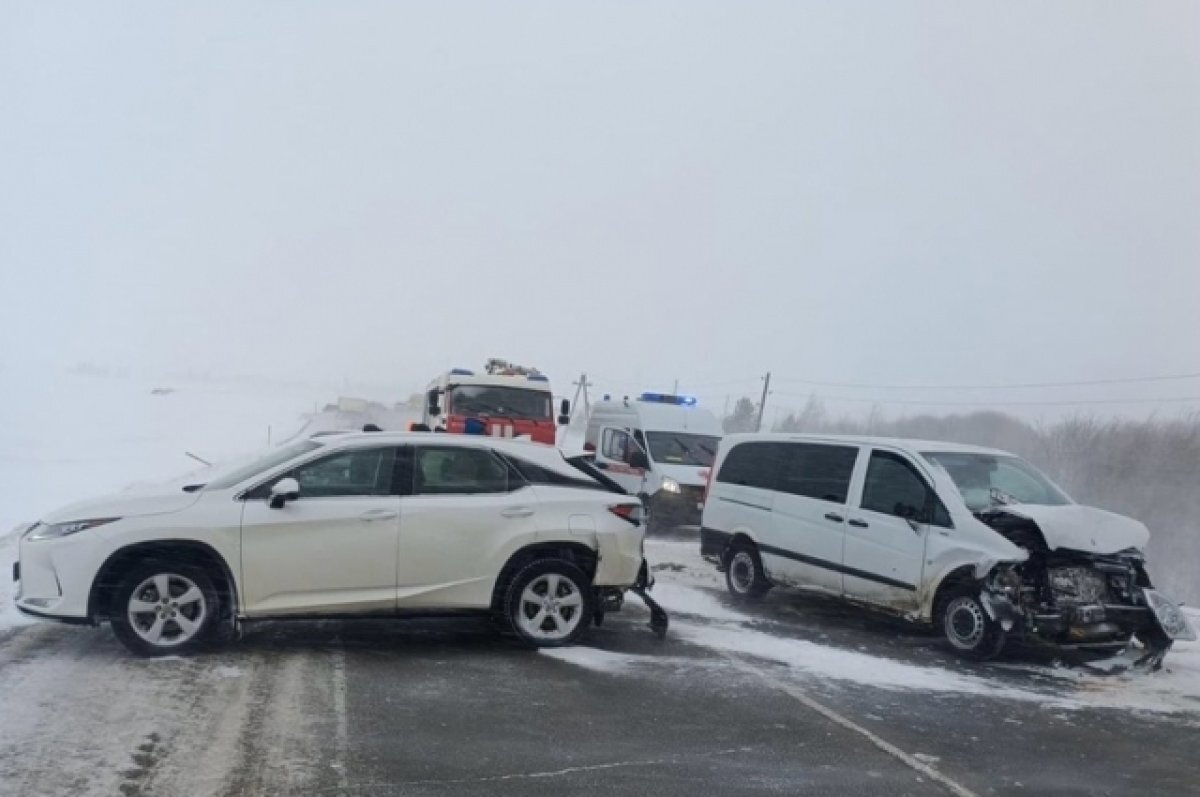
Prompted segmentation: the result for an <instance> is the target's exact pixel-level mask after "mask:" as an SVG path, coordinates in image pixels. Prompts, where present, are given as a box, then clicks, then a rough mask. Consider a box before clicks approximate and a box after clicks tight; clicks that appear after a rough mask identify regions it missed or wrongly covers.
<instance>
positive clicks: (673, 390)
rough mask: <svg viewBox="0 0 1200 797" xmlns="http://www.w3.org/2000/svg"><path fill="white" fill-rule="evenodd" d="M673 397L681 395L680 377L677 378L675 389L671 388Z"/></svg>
mask: <svg viewBox="0 0 1200 797" xmlns="http://www.w3.org/2000/svg"><path fill="white" fill-rule="evenodd" d="M671 395H672V396H678V395H679V377H675V387H673V388H671Z"/></svg>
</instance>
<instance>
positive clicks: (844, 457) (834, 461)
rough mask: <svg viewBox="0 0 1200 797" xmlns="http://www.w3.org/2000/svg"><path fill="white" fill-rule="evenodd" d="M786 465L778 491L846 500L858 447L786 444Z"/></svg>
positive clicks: (826, 499) (842, 502) (824, 499)
mask: <svg viewBox="0 0 1200 797" xmlns="http://www.w3.org/2000/svg"><path fill="white" fill-rule="evenodd" d="M786 445H787V449H788V457H787V464H786V465H785V467H784V468H783V473H782V474H781V475H780V479H779V490H780V491H782V492H785V493H791V494H792V495H802V496H804V497H805V498H817V499H819V500H821V501H832V502H833V503H837V504H844V503H846V497H847V496H848V495H849V493H850V477H851V476H852V475H854V463H855V461H856V460H857V459H858V449H857V448H854V447H852V446H833V445H825V444H823V443H787V444H786Z"/></svg>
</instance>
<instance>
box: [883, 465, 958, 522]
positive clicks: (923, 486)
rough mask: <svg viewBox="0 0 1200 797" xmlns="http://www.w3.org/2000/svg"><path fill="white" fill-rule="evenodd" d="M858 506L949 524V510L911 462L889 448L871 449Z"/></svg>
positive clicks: (919, 520)
mask: <svg viewBox="0 0 1200 797" xmlns="http://www.w3.org/2000/svg"><path fill="white" fill-rule="evenodd" d="M862 508H863V509H866V510H869V511H871V512H880V513H882V514H884V515H895V516H896V517H902V518H911V519H913V520H916V521H918V522H921V523H930V524H932V525H935V526H945V527H953V524H952V523H951V522H950V513H949V512H947V511H946V507H945V505H944V504H942V502H941V501H939V500H938V498H937V496H936V495H935V494H934V492H933V490H932V489H931V488H930V487H929V485H928V484H927V483H926V482H925V479H923V478H921V475H920V474H919V473H917V471H916V470H915V469H914V468H913V466H912V464H911V463H909V462H908V461H907V460H905V459H904V458H903V457H901V456H899V455H897V454H893V453H891V452H890V451H872V452H871V461H870V463H869V464H868V465H867V479H866V482H865V483H864V484H863V496H862Z"/></svg>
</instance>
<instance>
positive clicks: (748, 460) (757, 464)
mask: <svg viewBox="0 0 1200 797" xmlns="http://www.w3.org/2000/svg"><path fill="white" fill-rule="evenodd" d="M782 449H783V444H782V443H742V444H741V445H737V446H734V447H733V449H732V450H731V451H730V452H729V453H728V454H727V455H726V456H725V461H724V462H723V463H722V464H721V470H720V471H719V472H718V473H717V481H719V482H724V483H726V484H738V485H741V486H743V487H759V488H762V489H764V490H774V489H775V484H776V482H777V480H778V478H779V469H780V464H781V463H782V453H783V452H782Z"/></svg>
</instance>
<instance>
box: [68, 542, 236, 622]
mask: <svg viewBox="0 0 1200 797" xmlns="http://www.w3.org/2000/svg"><path fill="white" fill-rule="evenodd" d="M155 560H161V561H167V562H171V561H174V562H186V563H188V564H191V565H194V566H199V567H202V568H204V569H205V571H206V572H208V574H209V577H210V578H211V579H212V581H213V585H214V586H215V587H216V589H217V593H218V597H219V598H220V611H221V613H222V616H221V618H220V619H221V620H222V621H225V622H232V621H233V620H234V618H235V617H236V616H237V614H238V605H239V603H238V584H237V580H236V579H235V578H234V575H233V569H232V568H231V567H230V566H229V563H228V562H227V561H226V560H225V557H224V556H222V555H221V554H220V553H218V552H217V550H216V549H215V548H213V547H212V546H211V545H209V544H208V543H205V542H201V541H199V540H188V539H172V540H153V541H148V542H137V543H131V544H129V545H125V546H123V547H121V548H118V549H117V550H116V551H114V552H113V553H112V554H110V555H109V557H108V558H107V559H105V560H104V564H102V565H101V566H100V569H99V570H97V571H96V576H95V578H93V579H92V586H91V590H90V591H89V593H88V617H90V618H91V619H92V621H93V622H100V621H102V620H107V619H109V616H110V612H111V611H112V600H113V596H114V594H115V592H116V590H117V588H118V587H119V586H120V583H121V579H122V577H123V575H124V574H125V573H126V572H127V571H128V570H129V569H130V568H131V567H134V566H136V565H138V564H142V563H144V562H148V561H155Z"/></svg>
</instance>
